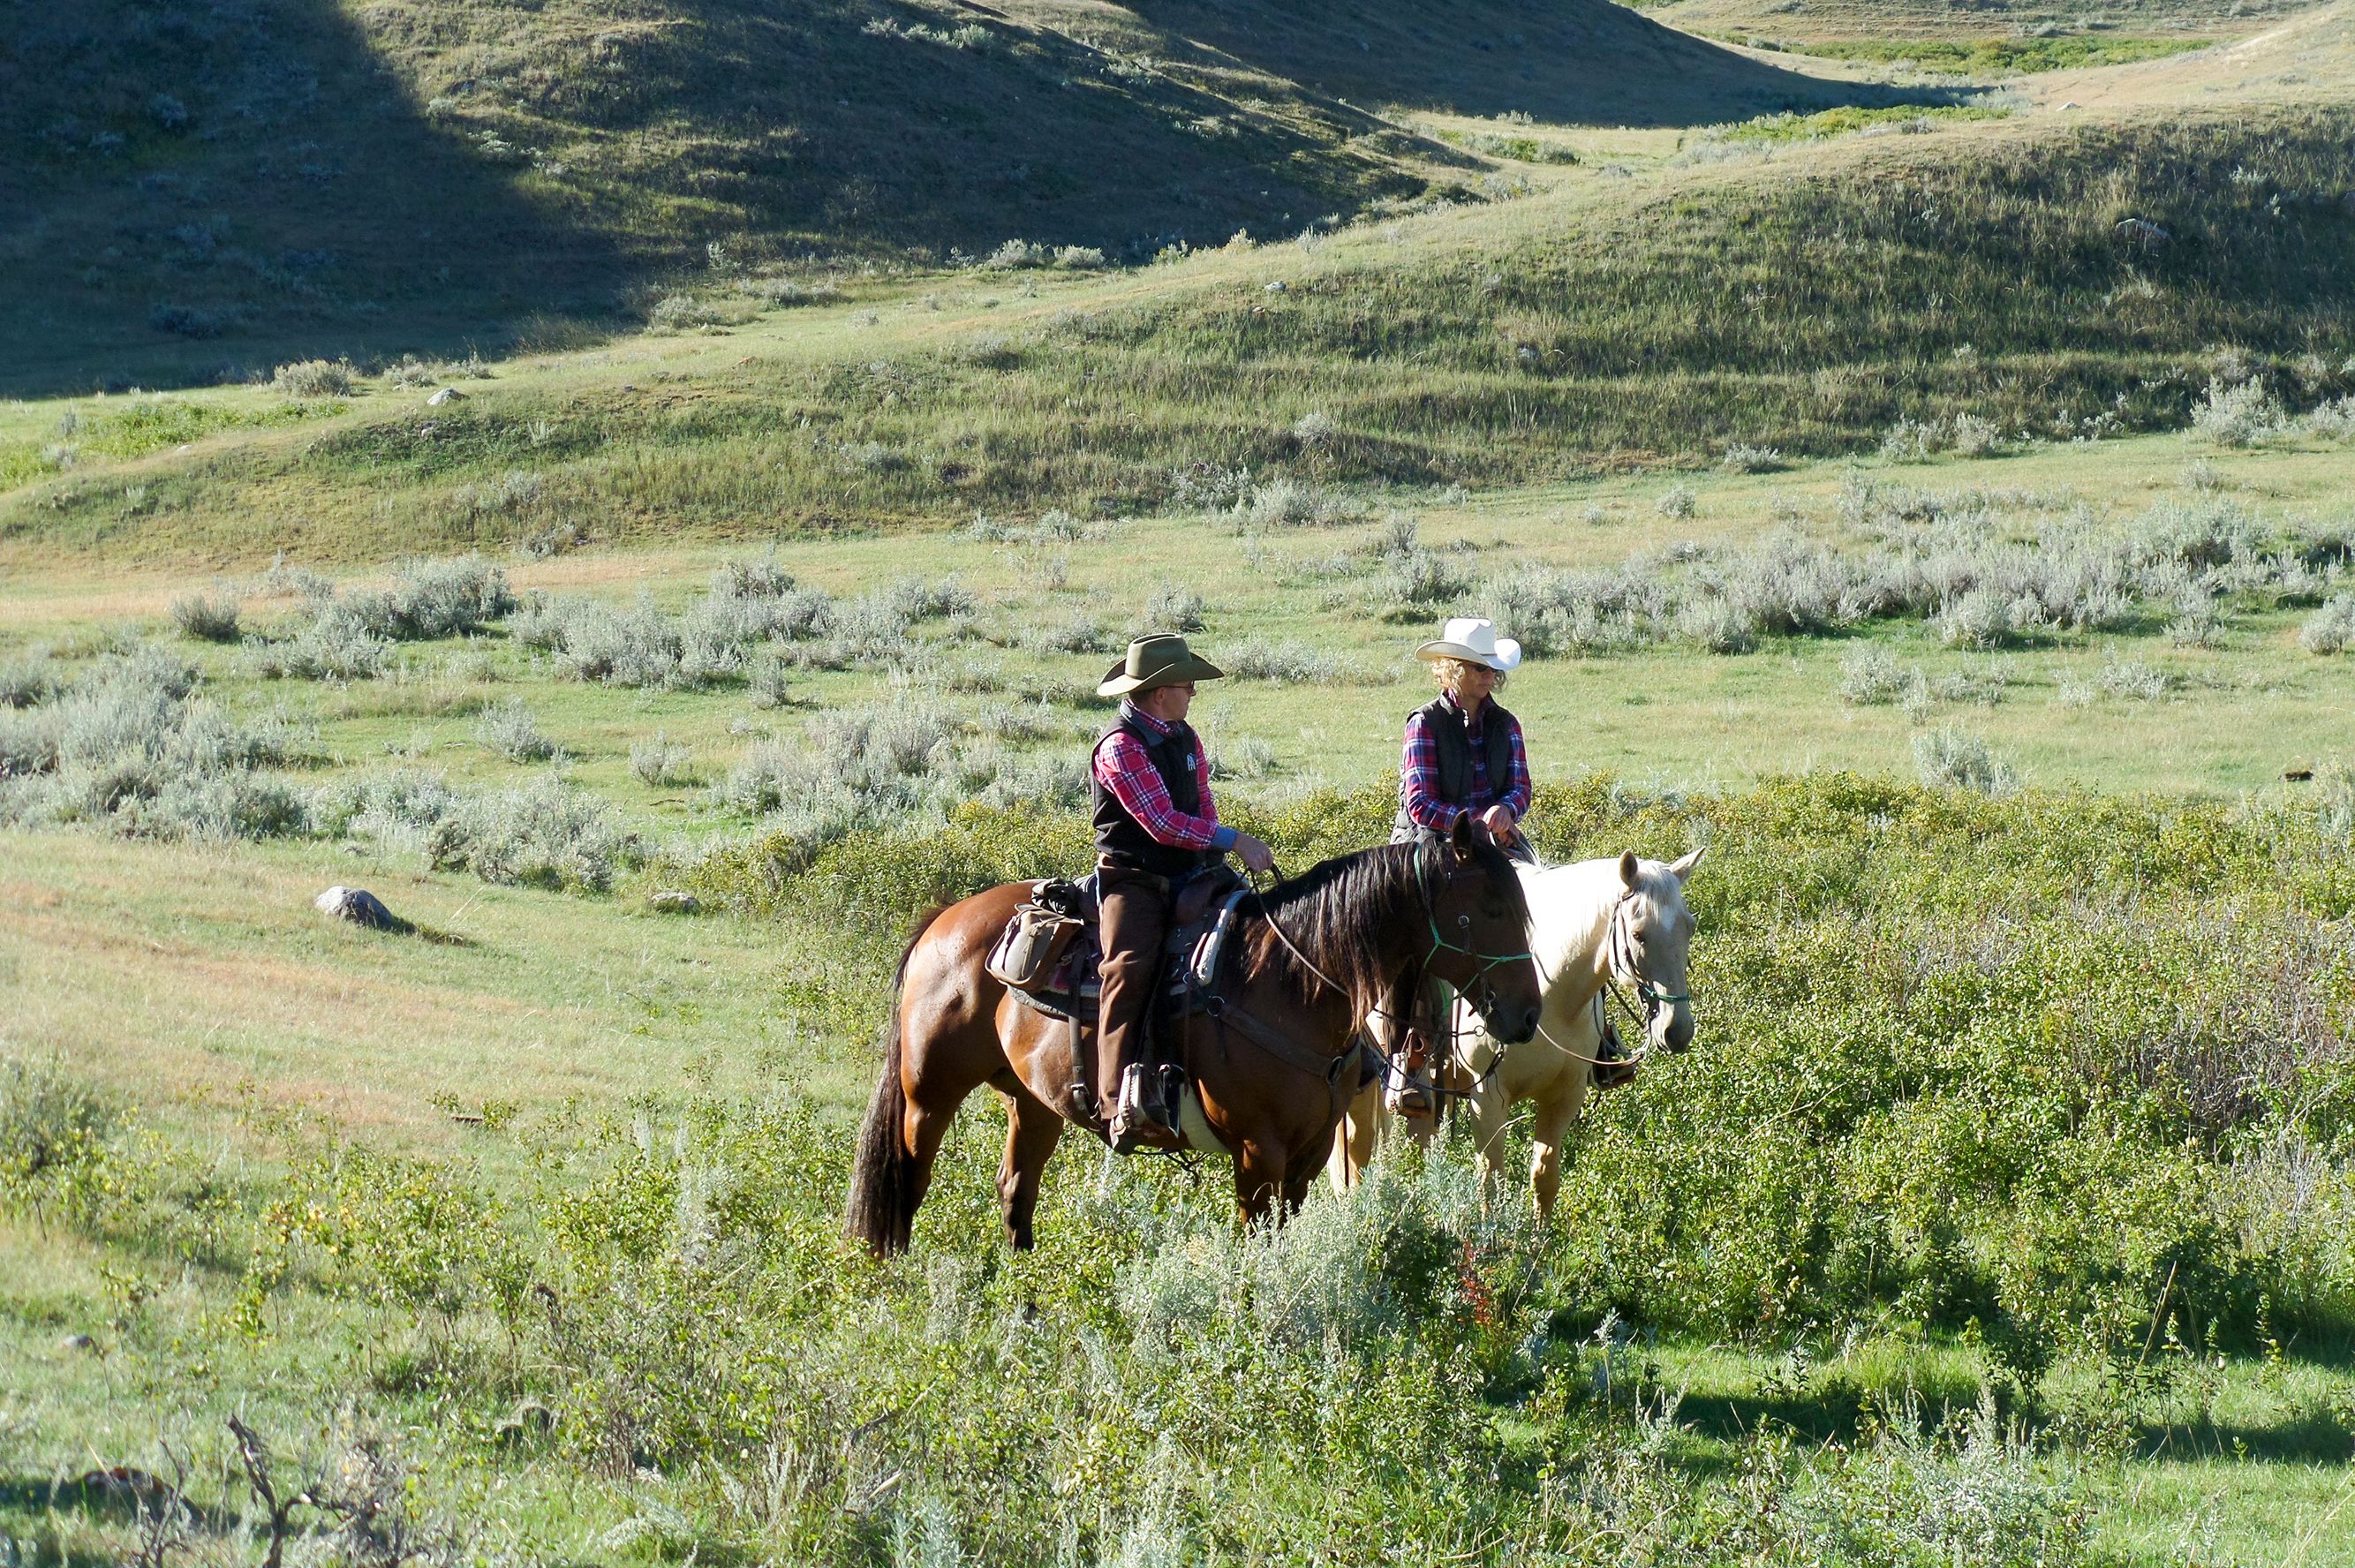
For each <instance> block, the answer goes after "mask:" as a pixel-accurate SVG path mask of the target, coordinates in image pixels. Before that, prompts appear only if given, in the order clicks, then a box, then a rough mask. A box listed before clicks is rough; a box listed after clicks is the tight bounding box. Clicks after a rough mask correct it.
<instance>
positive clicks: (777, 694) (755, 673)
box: [744, 649, 793, 708]
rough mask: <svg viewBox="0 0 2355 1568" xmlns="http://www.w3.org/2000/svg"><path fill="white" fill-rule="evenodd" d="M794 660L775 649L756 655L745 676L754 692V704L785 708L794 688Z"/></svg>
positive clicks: (746, 681) (752, 692)
mask: <svg viewBox="0 0 2355 1568" xmlns="http://www.w3.org/2000/svg"><path fill="white" fill-rule="evenodd" d="M792 671H793V664H792V661H790V660H789V659H787V658H786V657H785V656H784V655H783V654H782V653H779V652H777V651H776V650H774V649H770V650H768V651H766V652H763V653H762V654H761V655H759V656H757V657H755V658H754V659H753V660H752V663H751V668H750V669H749V670H748V671H747V672H746V674H745V677H744V685H745V687H746V688H747V689H748V690H750V691H751V694H752V706H753V707H755V708H783V706H784V705H785V703H786V701H787V699H788V696H787V694H788V692H789V691H790V689H791V688H792Z"/></svg>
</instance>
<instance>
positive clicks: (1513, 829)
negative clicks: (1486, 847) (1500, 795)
mask: <svg viewBox="0 0 2355 1568" xmlns="http://www.w3.org/2000/svg"><path fill="white" fill-rule="evenodd" d="M1480 821H1481V825H1482V826H1484V827H1487V829H1488V837H1491V838H1494V839H1495V840H1496V841H1497V843H1499V844H1510V843H1511V842H1512V841H1513V840H1514V839H1516V838H1518V837H1520V836H1521V828H1520V824H1519V823H1518V822H1516V821H1514V820H1513V808H1512V807H1511V806H1509V805H1492V806H1490V807H1489V808H1488V809H1487V811H1485V812H1483V813H1482V814H1481V816H1480Z"/></svg>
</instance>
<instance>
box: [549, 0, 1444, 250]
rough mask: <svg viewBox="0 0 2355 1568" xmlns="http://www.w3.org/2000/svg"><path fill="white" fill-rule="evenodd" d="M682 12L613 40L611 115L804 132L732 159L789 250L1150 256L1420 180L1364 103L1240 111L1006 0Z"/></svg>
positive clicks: (599, 109)
mask: <svg viewBox="0 0 2355 1568" xmlns="http://www.w3.org/2000/svg"><path fill="white" fill-rule="evenodd" d="M669 9H670V11H671V12H672V13H673V14H674V15H676V16H679V17H681V18H684V19H687V21H688V22H689V24H690V25H687V26H683V27H669V28H663V29H646V30H643V31H641V32H638V33H634V34H632V35H630V36H629V37H623V38H621V39H618V40H616V41H615V42H614V43H613V46H612V47H611V52H612V54H613V63H612V66H611V68H610V73H611V75H612V76H613V79H614V80H616V82H617V83H625V84H626V85H625V86H621V87H618V88H617V90H616V91H614V92H613V93H611V94H609V95H606V96H605V97H603V98H602V99H601V100H600V101H598V103H597V104H596V105H595V106H594V108H593V110H592V111H591V112H592V113H593V115H594V117H595V123H597V124H598V125H599V126H600V127H601V128H602V129H604V130H607V131H611V132H613V133H631V134H634V133H642V132H644V131H645V130H646V129H647V128H649V127H651V126H654V125H656V124H658V123H660V122H661V121H662V120H663V118H664V117H666V116H667V115H669V114H671V113H673V112H675V109H676V106H677V105H679V104H682V103H685V104H693V105H697V106H698V109H699V110H700V111H701V112H704V113H705V114H707V115H709V116H710V117H711V118H712V119H713V120H715V121H716V122H718V123H730V122H731V121H732V120H733V119H734V118H735V117H738V116H740V115H741V114H743V113H747V112H752V111H753V110H754V109H755V108H756V107H757V108H758V109H759V111H760V112H764V113H766V114H768V115H769V116H771V117H773V120H774V121H775V122H776V123H778V124H780V125H783V126H786V127H791V128H794V135H793V136H792V138H791V145H790V151H791V155H790V156H789V157H775V158H763V157H759V156H747V157H745V158H744V159H742V160H741V162H740V164H739V165H738V166H737V167H736V168H735V170H734V173H735V175H736V176H737V182H738V183H737V185H736V193H737V194H736V196H735V198H734V199H736V200H737V201H739V202H740V203H741V205H742V206H744V207H745V208H747V209H748V210H751V211H756V212H758V213H760V214H761V215H762V218H763V220H764V222H765V223H766V224H767V225H768V227H769V228H770V229H771V232H772V237H773V242H774V243H775V244H776V245H778V246H779V247H781V248H785V249H791V248H793V247H794V246H798V245H806V246H810V247H814V248H819V249H824V248H826V247H827V246H829V245H835V244H839V243H841V242H843V241H845V240H851V241H857V242H865V243H868V244H875V245H880V246H883V247H887V248H890V250H893V251H900V252H902V253H904V252H905V251H907V250H909V249H914V250H916V251H920V252H922V254H923V255H925V256H927V257H932V258H940V257H943V256H944V255H945V253H946V252H947V251H950V250H951V249H953V248H954V249H959V250H963V251H966V252H967V253H976V254H977V253H981V252H983V251H986V250H989V249H994V248H996V245H998V244H999V243H1000V242H1002V241H1004V240H1008V239H1017V238H1020V239H1028V240H1048V241H1051V242H1055V243H1071V244H1084V245H1091V246H1095V247H1098V248H1101V249H1103V250H1104V251H1106V252H1107V253H1108V255H1110V256H1112V257H1113V258H1114V259H1129V260H1146V259H1149V258H1150V257H1151V256H1152V255H1153V254H1154V253H1155V252H1156V251H1157V250H1158V249H1159V248H1160V247H1161V246H1163V245H1167V244H1170V243H1175V242H1177V241H1180V240H1183V241H1185V242H1188V243H1191V244H1201V243H1204V242H1208V241H1223V240H1226V239H1227V238H1228V236H1229V235H1231V233H1232V232H1233V231H1234V230H1235V229H1238V228H1243V227H1252V228H1257V229H1262V230H1265V229H1269V228H1271V227H1281V226H1283V225H1284V224H1286V223H1289V224H1291V225H1292V226H1294V227H1295V228H1297V227H1299V226H1301V225H1304V224H1305V223H1306V222H1307V221H1309V220H1310V219H1313V218H1316V217H1320V216H1323V215H1326V214H1329V213H1348V212H1354V211H1356V210H1358V209H1359V208H1361V207H1362V206H1364V205H1365V204H1366V203H1367V202H1368V201H1369V200H1371V199H1374V198H1376V197H1380V196H1384V195H1409V194H1412V193H1414V192H1415V191H1417V190H1419V189H1420V182H1419V181H1417V180H1414V179H1412V178H1409V177H1405V176H1402V175H1401V173H1400V172H1399V171H1398V169H1397V168H1396V166H1395V165H1394V164H1393V163H1392V162H1391V160H1390V159H1389V158H1388V157H1386V156H1384V155H1383V149H1381V148H1380V147H1378V146H1366V147H1359V146H1353V145H1351V141H1352V139H1353V138H1359V137H1373V138H1380V137H1390V138H1396V137H1398V135H1399V133H1398V132H1397V130H1396V129H1395V128H1394V127H1391V126H1388V125H1386V124H1385V123H1383V122H1381V121H1380V120H1378V119H1376V118H1374V117H1373V116H1371V115H1369V114H1367V113H1365V112H1362V111H1359V110H1355V109H1351V108H1348V106H1346V105H1341V104H1314V105H1311V104H1305V103H1303V102H1300V101H1288V102H1284V103H1277V104H1263V105H1261V106H1260V107H1259V108H1258V109H1255V110H1246V111H1244V112H1238V104H1237V102H1236V101H1234V100H1232V99H1230V98H1226V97H1221V96H1220V95H1219V94H1217V93H1215V92H1211V91H1204V90H1203V89H1201V88H1199V87H1198V86H1194V85H1190V84H1189V83H1188V82H1185V81H1181V80H1175V79H1173V78H1172V77H1171V76H1170V75H1168V74H1167V73H1166V72H1165V71H1164V70H1163V69H1160V67H1159V64H1158V62H1156V61H1155V60H1153V59H1147V58H1142V57H1138V56H1131V55H1124V54H1122V53H1120V52H1118V51H1117V50H1115V49H1113V48H1106V47H1100V46H1099V45H1098V44H1096V43H1094V42H1092V41H1089V40H1085V39H1082V38H1078V37H1071V36H1068V35H1065V34H1063V33H1060V32H1056V31H1051V30H1046V29H1041V28H1036V27H1029V26H1026V25H1023V23H1022V22H1020V21H1019V20H1018V18H1017V17H1016V16H1013V15H1012V14H1010V13H1009V12H1008V11H1006V10H1001V9H1000V8H998V7H996V6H992V5H981V4H964V5H960V6H959V7H957V8H955V9H954V11H951V10H948V9H945V8H942V7H928V6H919V5H883V6H880V7H879V8H868V7H864V6H858V7H854V6H851V5H847V4H831V3H825V0H821V3H818V4H812V5H804V6H800V7H796V8H794V9H793V10H791V11H781V10H780V9H779V8H778V7H776V6H774V5H770V4H768V3H766V0H673V3H672V5H670V7H669ZM723 62H736V64H735V65H734V66H730V65H728V64H725V63H723ZM745 68H749V69H745ZM772 68H774V69H772ZM1416 151H1417V152H1418V154H1419V155H1425V156H1440V157H1449V156H1452V155H1450V154H1448V152H1447V150H1446V149H1444V148H1443V147H1439V146H1437V145H1436V144H1418V145H1417V148H1416Z"/></svg>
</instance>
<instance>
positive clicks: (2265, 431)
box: [2191, 378, 2289, 448]
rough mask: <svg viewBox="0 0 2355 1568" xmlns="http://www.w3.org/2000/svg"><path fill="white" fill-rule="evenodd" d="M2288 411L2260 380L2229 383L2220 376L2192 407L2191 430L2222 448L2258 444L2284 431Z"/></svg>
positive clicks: (2211, 381)
mask: <svg viewBox="0 0 2355 1568" xmlns="http://www.w3.org/2000/svg"><path fill="white" fill-rule="evenodd" d="M2288 425H2289V414H2288V411H2286V410H2285V409H2284V408H2283V407H2282V405H2281V401H2280V400H2279V399H2277V398H2275V396H2274V395H2273V393H2272V392H2271V391H2270V390H2268V389H2266V387H2265V384H2264V382H2263V381H2258V380H2247V381H2242V382H2238V383H2236V384H2231V385H2228V384H2227V383H2226V382H2225V381H2223V380H2222V379H2221V378H2220V379H2211V380H2210V381H2209V383H2208V390H2207V391H2206V392H2205V393H2203V394H2202V395H2201V396H2200V401H2199V402H2198V403H2197V404H2195V405H2193V407H2192V410H2191V428H2192V430H2193V432H2196V433H2197V434H2200V435H2201V436H2204V437H2206V438H2207V439H2208V440H2210V441H2212V442H2214V443H2216V444H2217V445H2218V446H2223V447H2233V448H2242V447H2251V446H2261V445H2263V444H2264V443H2266V442H2268V441H2271V440H2273V439H2275V437H2277V436H2279V435H2281V434H2283V433H2285V432H2286V429H2287V428H2288Z"/></svg>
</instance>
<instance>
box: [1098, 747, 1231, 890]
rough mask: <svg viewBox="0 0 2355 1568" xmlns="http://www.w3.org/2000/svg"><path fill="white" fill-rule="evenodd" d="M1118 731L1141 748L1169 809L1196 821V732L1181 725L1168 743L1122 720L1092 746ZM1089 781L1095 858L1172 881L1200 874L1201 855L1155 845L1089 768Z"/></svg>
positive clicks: (1198, 795)
mask: <svg viewBox="0 0 2355 1568" xmlns="http://www.w3.org/2000/svg"><path fill="white" fill-rule="evenodd" d="M1121 731H1127V732H1128V733H1129V734H1130V735H1133V736H1135V738H1136V740H1137V741H1138V742H1139V743H1140V744H1141V745H1143V746H1144V747H1145V752H1146V755H1147V756H1149V757H1151V758H1152V759H1153V771H1154V772H1156V773H1159V774H1160V775H1161V783H1162V784H1163V785H1164V786H1165V787H1166V788H1167V790H1168V791H1169V804H1170V805H1174V806H1176V807H1177V809H1178V810H1179V811H1181V812H1183V813H1185V814H1186V815H1187V816H1200V815H1201V812H1202V792H1201V789H1200V787H1199V785H1198V784H1197V783H1196V782H1195V778H1194V758H1195V756H1196V754H1197V753H1198V752H1199V751H1200V749H1201V742H1200V741H1198V740H1196V739H1195V738H1194V731H1192V730H1190V729H1188V727H1187V726H1186V725H1185V724H1184V723H1183V722H1182V721H1181V722H1179V723H1177V724H1176V725H1173V726H1172V727H1171V728H1170V731H1169V733H1168V735H1167V738H1161V737H1156V735H1155V734H1154V733H1153V731H1150V730H1147V729H1146V727H1145V726H1144V725H1142V724H1135V723H1131V722H1130V721H1129V719H1128V717H1127V715H1125V714H1123V715H1122V716H1121V717H1120V718H1119V719H1116V720H1114V721H1113V722H1112V723H1110V724H1107V725H1105V726H1104V728H1103V733H1102V734H1099V735H1098V736H1097V737H1096V744H1097V745H1098V746H1102V745H1103V743H1104V742H1105V741H1108V740H1110V739H1111V738H1112V737H1113V736H1114V735H1115V734H1118V733H1120V732H1121ZM1088 781H1089V784H1090V787H1091V788H1092V789H1093V791H1094V792H1095V806H1096V814H1095V815H1096V853H1097V854H1098V855H1100V856H1101V857H1102V858H1103V859H1106V860H1109V861H1111V862H1112V863H1113V864H1114V865H1115V866H1125V867H1127V868H1129V869H1131V870H1137V871H1149V872H1151V873H1152V874H1153V875H1155V876H1156V877H1168V878H1171V879H1176V878H1178V877H1182V876H1185V875H1187V874H1188V873H1189V872H1193V871H1198V870H1199V869H1201V868H1202V863H1203V855H1202V852H1201V851H1200V850H1199V849H1181V848H1176V847H1175V846H1173V845H1168V844H1164V843H1161V842H1159V841H1158V840H1156V838H1155V837H1153V835H1151V834H1150V833H1147V832H1146V830H1145V827H1144V825H1143V824H1142V823H1140V822H1138V821H1137V820H1136V818H1135V817H1134V816H1130V815H1129V814H1128V807H1126V806H1124V805H1121V803H1120V797H1119V796H1118V795H1114V794H1113V793H1112V791H1110V790H1108V789H1106V788H1104V786H1103V780H1101V779H1099V778H1097V777H1096V776H1095V770H1094V769H1093V768H1092V767H1091V768H1090V769H1089V770H1088Z"/></svg>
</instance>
